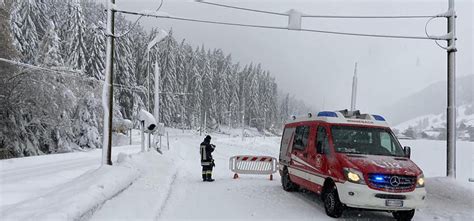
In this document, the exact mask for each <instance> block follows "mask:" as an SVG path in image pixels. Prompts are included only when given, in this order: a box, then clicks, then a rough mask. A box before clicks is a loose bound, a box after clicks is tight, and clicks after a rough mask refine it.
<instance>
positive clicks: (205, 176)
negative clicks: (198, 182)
mask: <svg viewBox="0 0 474 221" xmlns="http://www.w3.org/2000/svg"><path fill="white" fill-rule="evenodd" d="M202 181H203V182H206V181H207V174H204V173H203V174H202Z"/></svg>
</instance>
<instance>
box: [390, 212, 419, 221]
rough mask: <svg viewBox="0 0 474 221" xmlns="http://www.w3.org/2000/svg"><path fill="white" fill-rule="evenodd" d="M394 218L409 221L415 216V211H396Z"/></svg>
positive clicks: (399, 220)
mask: <svg viewBox="0 0 474 221" xmlns="http://www.w3.org/2000/svg"><path fill="white" fill-rule="evenodd" d="M392 215H393V218H395V219H396V220H398V221H409V220H411V219H412V218H413V216H415V210H414V209H412V210H407V211H395V212H392Z"/></svg>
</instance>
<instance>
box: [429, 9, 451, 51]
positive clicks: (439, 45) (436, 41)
mask: <svg viewBox="0 0 474 221" xmlns="http://www.w3.org/2000/svg"><path fill="white" fill-rule="evenodd" d="M435 18H437V17H433V18H430V19H428V21H426V23H425V34H426V37H431V36H430V35H429V34H428V24H429V23H430V22H431V21H432V20H433V19H435ZM434 41H435V43H436V44H437V45H438V47H440V48H442V49H444V50H448V47H444V46H442V45H441V44H439V43H438V40H434Z"/></svg>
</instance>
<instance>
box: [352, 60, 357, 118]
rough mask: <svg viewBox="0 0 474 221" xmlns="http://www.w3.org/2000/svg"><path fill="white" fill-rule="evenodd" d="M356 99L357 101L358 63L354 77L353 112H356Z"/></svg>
mask: <svg viewBox="0 0 474 221" xmlns="http://www.w3.org/2000/svg"><path fill="white" fill-rule="evenodd" d="M356 99H357V62H356V63H355V67H354V77H352V99H351V111H355V110H356Z"/></svg>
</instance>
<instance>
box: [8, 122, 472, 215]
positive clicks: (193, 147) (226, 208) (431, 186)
mask: <svg viewBox="0 0 474 221" xmlns="http://www.w3.org/2000/svg"><path fill="white" fill-rule="evenodd" d="M169 132H170V150H165V151H164V152H163V155H160V154H158V153H157V152H155V151H150V152H148V153H141V154H136V153H137V152H139V151H140V147H139V145H138V143H137V142H138V136H137V135H138V134H136V133H135V135H134V145H131V146H121V147H114V149H113V153H114V156H115V157H114V162H116V160H117V159H119V161H120V162H118V163H117V162H116V163H115V164H114V166H113V167H102V168H99V166H100V159H101V151H100V150H93V151H89V152H76V153H67V154H56V155H47V156H38V157H29V158H21V159H10V160H1V161H0V178H1V181H0V195H1V197H0V219H1V220H18V219H22V220H23V219H31V220H75V219H81V220H176V219H209V218H210V219H216V220H223V219H238V220H243V219H246V220H261V219H265V220H270V219H284V220H328V219H329V217H327V216H326V215H325V213H324V208H323V205H322V202H321V201H320V200H319V199H317V196H315V195H314V194H311V193H306V192H296V193H295V192H294V193H288V192H285V191H283V189H282V188H281V186H280V177H279V175H278V173H277V174H275V176H274V180H273V181H270V180H269V179H268V176H250V175H241V176H240V178H239V179H236V180H234V179H232V176H233V174H232V172H231V171H230V170H229V169H228V160H229V157H230V156H233V155H239V154H256V155H270V156H275V157H277V156H278V152H279V143H280V138H278V137H266V138H263V137H246V138H245V139H244V140H243V141H242V138H240V137H235V136H233V135H225V134H214V135H212V136H213V140H212V142H213V143H214V144H216V145H217V149H216V151H215V154H214V157H215V159H216V167H215V169H214V178H215V179H216V181H215V182H214V183H203V182H202V180H201V167H200V163H199V151H198V150H199V149H198V146H199V143H200V142H201V141H202V138H203V136H199V135H198V134H195V133H192V132H190V131H185V132H184V133H183V132H182V131H181V130H174V129H169ZM249 132H250V131H249ZM232 134H234V133H232ZM235 134H237V132H235ZM401 142H402V144H403V145H407V146H411V147H412V159H413V160H414V161H415V162H416V163H417V164H418V165H419V166H420V167H421V168H422V169H423V171H424V173H425V176H426V177H429V178H428V179H427V181H426V188H427V191H428V198H427V205H426V207H425V208H421V209H419V210H418V211H417V213H416V214H415V220H433V219H437V220H472V219H474V213H473V211H474V202H473V201H474V183H469V182H468V181H467V179H468V178H469V177H474V176H473V175H474V174H473V166H474V164H473V162H474V147H473V143H469V142H458V152H457V157H458V164H457V167H458V174H457V177H458V180H457V181H454V180H450V179H446V178H440V177H441V176H444V175H445V171H446V169H445V160H446V158H445V145H444V142H440V141H427V140H401ZM119 152H125V153H127V154H130V155H125V154H121V155H120V156H119V157H117V154H118V153H119ZM39 168H40V169H39ZM98 168H99V169H98ZM81 175H82V176H81ZM343 219H349V220H351V219H374V220H381V219H382V220H383V219H386V220H390V219H392V217H391V215H390V214H388V213H384V212H368V211H363V212H362V211H348V212H346V213H345V214H344V216H343Z"/></svg>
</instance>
